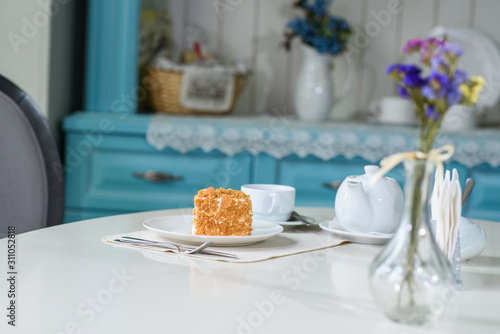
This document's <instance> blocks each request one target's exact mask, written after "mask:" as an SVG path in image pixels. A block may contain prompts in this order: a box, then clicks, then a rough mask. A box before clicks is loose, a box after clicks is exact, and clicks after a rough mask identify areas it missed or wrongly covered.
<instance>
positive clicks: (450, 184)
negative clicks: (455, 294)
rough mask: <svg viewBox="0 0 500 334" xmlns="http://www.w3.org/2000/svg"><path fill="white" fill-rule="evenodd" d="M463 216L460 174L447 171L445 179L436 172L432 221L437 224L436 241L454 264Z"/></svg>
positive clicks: (455, 171) (432, 197)
mask: <svg viewBox="0 0 500 334" xmlns="http://www.w3.org/2000/svg"><path fill="white" fill-rule="evenodd" d="M461 215H462V188H461V187H460V181H459V177H458V172H457V170H456V169H453V173H452V176H451V179H450V171H449V170H447V171H446V173H445V175H444V178H443V175H442V173H441V174H440V173H439V172H438V171H436V176H435V178H434V189H433V191H432V196H431V219H432V220H434V222H435V224H436V228H435V234H436V241H437V244H438V245H439V247H440V248H441V250H442V251H443V253H444V254H445V255H446V257H447V258H448V260H449V261H450V262H451V263H453V262H454V260H455V258H454V255H455V249H456V245H457V242H458V237H459V236H458V229H459V221H460V216H461Z"/></svg>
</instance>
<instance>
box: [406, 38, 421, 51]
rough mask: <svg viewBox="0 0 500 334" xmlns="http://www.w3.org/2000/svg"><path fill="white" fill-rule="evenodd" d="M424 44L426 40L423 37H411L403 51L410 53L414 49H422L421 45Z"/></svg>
mask: <svg viewBox="0 0 500 334" xmlns="http://www.w3.org/2000/svg"><path fill="white" fill-rule="evenodd" d="M422 44H424V41H423V40H422V39H419V38H416V39H411V40H409V41H408V42H407V43H406V45H405V46H404V47H403V52H404V53H409V52H412V51H417V50H420V47H421V46H422Z"/></svg>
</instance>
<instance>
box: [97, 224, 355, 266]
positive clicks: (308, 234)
mask: <svg viewBox="0 0 500 334" xmlns="http://www.w3.org/2000/svg"><path fill="white" fill-rule="evenodd" d="M121 236H128V237H135V238H142V239H147V240H153V241H167V242H168V241H170V242H172V240H168V239H166V238H164V237H162V236H160V235H158V234H156V233H154V232H152V231H149V230H142V231H137V232H131V233H122V234H116V235H110V236H106V237H103V238H102V241H103V242H105V243H107V244H111V245H114V246H119V247H126V248H130V249H137V250H147V251H154V252H156V253H165V252H173V251H170V250H159V249H158V248H155V247H147V246H146V247H142V246H134V245H127V244H120V243H118V242H115V241H114V239H117V238H119V237H121ZM173 242H175V243H177V244H182V243H179V242H176V241H173ZM344 243H348V241H346V240H341V239H338V238H337V237H335V236H334V235H333V234H332V233H330V232H327V231H323V230H322V229H320V228H319V226H308V227H306V226H304V227H302V226H301V227H295V228H293V229H286V230H285V232H283V233H281V234H280V235H278V236H276V237H273V238H270V239H268V240H265V241H262V242H259V243H256V244H253V245H249V246H239V247H211V249H213V250H218V251H221V252H227V253H231V254H234V255H236V256H237V257H238V258H236V259H233V258H229V257H221V256H216V255H208V254H179V253H176V254H177V255H178V256H183V257H184V256H185V257H190V258H200V259H204V260H213V261H222V262H233V263H250V262H259V261H264V260H269V259H274V258H278V257H283V256H289V255H294V254H300V253H306V252H311V251H315V250H320V249H325V248H330V247H334V246H338V245H341V244H344ZM185 246H188V245H185Z"/></svg>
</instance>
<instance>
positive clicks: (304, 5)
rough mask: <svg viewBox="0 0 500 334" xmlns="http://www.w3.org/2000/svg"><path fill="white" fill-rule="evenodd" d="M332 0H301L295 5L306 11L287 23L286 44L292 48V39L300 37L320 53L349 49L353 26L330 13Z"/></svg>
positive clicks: (335, 53)
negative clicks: (348, 44)
mask: <svg viewBox="0 0 500 334" xmlns="http://www.w3.org/2000/svg"><path fill="white" fill-rule="evenodd" d="M331 2H332V0H313V1H309V0H299V1H297V2H295V4H294V6H295V7H297V8H299V9H301V10H303V11H304V16H300V17H296V18H294V19H293V20H292V21H290V22H289V23H288V24H287V28H288V29H289V30H288V31H287V32H286V33H285V42H284V46H285V48H286V49H287V50H290V48H291V41H292V40H293V38H295V37H300V38H301V39H302V41H303V42H304V43H305V44H307V45H310V46H312V47H313V48H315V49H316V50H317V51H318V52H319V53H329V54H332V55H338V54H339V53H342V52H344V51H345V50H346V49H347V41H348V39H349V36H350V35H351V33H352V29H351V26H350V25H349V23H347V21H345V20H344V19H342V18H340V17H337V16H333V15H329V14H328V6H329V5H330V4H331Z"/></svg>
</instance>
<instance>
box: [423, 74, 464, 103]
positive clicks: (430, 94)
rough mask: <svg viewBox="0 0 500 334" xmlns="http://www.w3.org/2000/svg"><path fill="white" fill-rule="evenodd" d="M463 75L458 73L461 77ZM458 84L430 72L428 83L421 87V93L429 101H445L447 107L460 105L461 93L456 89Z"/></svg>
mask: <svg viewBox="0 0 500 334" xmlns="http://www.w3.org/2000/svg"><path fill="white" fill-rule="evenodd" d="M463 74H464V73H460V75H463ZM459 86H460V84H456V82H454V80H451V79H450V78H448V77H447V76H446V75H444V74H441V73H438V72H432V73H431V74H430V75H429V78H428V82H427V84H426V85H425V86H423V87H422V90H421V93H422V95H423V96H424V97H426V98H427V99H429V100H436V99H443V100H446V102H447V104H448V106H452V105H454V104H457V103H460V101H462V97H463V95H462V92H461V90H460V89H459V88H458V87H459Z"/></svg>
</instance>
